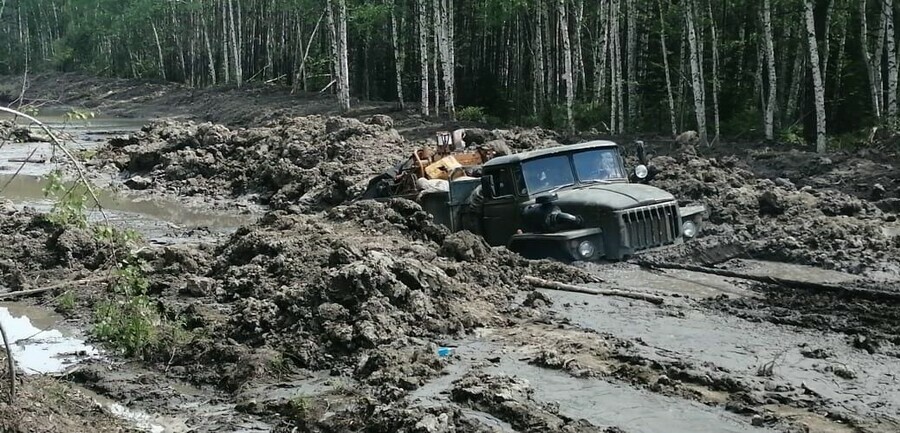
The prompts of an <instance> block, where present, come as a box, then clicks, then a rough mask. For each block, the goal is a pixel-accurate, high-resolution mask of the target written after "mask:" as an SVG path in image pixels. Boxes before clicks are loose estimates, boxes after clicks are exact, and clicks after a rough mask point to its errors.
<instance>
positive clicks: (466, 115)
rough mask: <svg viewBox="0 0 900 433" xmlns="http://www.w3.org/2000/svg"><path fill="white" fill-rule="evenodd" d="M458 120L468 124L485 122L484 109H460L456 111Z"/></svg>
mask: <svg viewBox="0 0 900 433" xmlns="http://www.w3.org/2000/svg"><path fill="white" fill-rule="evenodd" d="M456 118H457V119H459V120H462V121H467V122H484V120H485V115H484V107H460V108H459V109H458V110H456Z"/></svg>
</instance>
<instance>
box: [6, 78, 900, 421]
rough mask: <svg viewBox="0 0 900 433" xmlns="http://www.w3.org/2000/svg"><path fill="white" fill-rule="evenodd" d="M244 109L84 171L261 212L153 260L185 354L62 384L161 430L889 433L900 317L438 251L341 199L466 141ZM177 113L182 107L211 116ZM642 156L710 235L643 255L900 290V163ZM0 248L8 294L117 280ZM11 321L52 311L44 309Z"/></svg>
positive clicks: (128, 139)
mask: <svg viewBox="0 0 900 433" xmlns="http://www.w3.org/2000/svg"><path fill="white" fill-rule="evenodd" d="M72 83H79V81H77V80H75V81H72ZM81 83H84V82H83V81H82V82H81ZM125 84H127V88H126V86H125ZM66 86H69V84H66ZM154 86H157V87H154ZM50 87H52V86H50ZM58 88H59V87H58ZM69 88H70V89H71V87H69ZM151 89H152V90H154V91H155V92H156V93H153V94H151V93H150V92H149V90H151ZM110 91H112V93H109V92H110ZM184 92H185V90H184V89H174V87H172V86H169V85H160V84H147V83H134V82H128V83H124V82H105V83H104V82H100V81H98V82H97V86H96V87H91V88H88V89H86V90H85V91H83V92H82V93H80V94H74V93H69V94H70V95H74V96H67V98H68V99H67V100H68V101H69V102H73V103H78V102H79V101H80V102H82V103H88V101H93V102H91V104H97V105H95V106H96V107H101V108H104V109H105V110H112V111H117V110H120V111H121V112H122V113H128V112H131V113H133V114H136V113H141V112H143V113H144V114H146V113H147V112H148V111H152V110H154V109H156V108H159V107H155V104H159V103H162V102H165V101H169V102H171V100H170V99H167V98H172V97H174V96H172V95H176V94H179V93H180V94H181V95H182V96H184V94H185V93H184ZM219 92H220V93H221V94H222V95H226V96H228V95H231V96H234V95H235V94H236V93H231V92H230V91H221V90H220V91H219ZM235 92H237V91H235ZM254 92H256V94H257V95H260V98H259V101H258V102H254V104H265V103H266V102H265V101H266V100H268V101H269V103H270V105H268V106H267V107H269V108H270V109H269V110H266V111H265V113H262V111H263V110H260V112H254V110H252V109H248V110H246V113H245V115H242V116H240V119H238V118H237V117H232V118H231V119H230V120H233V121H234V122H229V123H232V124H231V125H230V126H224V125H221V124H215V123H204V122H206V121H207V120H211V119H212V118H213V117H214V116H213V115H211V114H210V113H201V116H200V117H202V116H204V115H205V116H207V117H209V119H199V118H197V117H194V120H189V119H188V120H184V119H182V120H162V121H158V122H151V123H148V124H147V125H145V126H144V127H142V129H141V130H140V131H137V132H134V133H127V134H120V135H119V136H118V137H115V138H113V139H111V140H109V142H108V143H102V147H101V148H100V149H99V151H98V152H97V154H96V155H95V156H94V157H93V158H92V159H91V161H90V164H89V165H88V167H89V170H90V172H91V176H92V178H93V179H94V180H95V181H97V182H98V183H99V182H102V181H105V180H110V179H111V180H112V182H111V185H112V186H114V187H117V188H121V189H123V190H126V191H129V192H130V193H131V194H134V196H136V197H141V196H146V197H160V196H167V197H169V198H174V199H176V200H179V201H185V202H193V203H195V204H201V205H207V206H208V207H214V206H215V207H221V208H226V209H247V208H248V206H247V205H248V204H249V203H252V204H258V205H261V206H264V208H265V209H264V214H263V215H262V217H261V218H259V220H253V221H247V222H242V226H241V227H240V228H237V229H236V230H234V231H232V232H228V234H227V235H226V236H224V237H221V238H218V239H217V238H204V239H202V240H199V241H197V242H191V243H178V242H175V243H173V244H168V245H159V244H158V243H147V244H146V245H143V246H142V247H143V248H141V249H140V251H139V252H138V253H137V254H138V256H139V257H140V258H141V259H142V260H143V263H144V265H143V267H142V269H143V270H144V272H145V273H146V277H147V280H148V296H149V297H150V299H151V300H152V303H153V305H154V308H155V309H156V310H158V311H159V313H160V314H161V316H162V317H164V318H166V319H167V320H169V321H171V322H172V323H180V324H181V330H182V331H183V332H184V335H183V337H184V338H183V339H180V340H178V341H172V342H171V344H169V345H166V346H165V347H164V348H157V350H155V351H150V352H148V353H142V354H140V356H137V357H123V356H121V355H117V354H114V353H105V354H104V355H105V356H106V357H101V358H100V359H94V360H91V361H89V362H83V363H80V364H78V365H77V366H73V369H72V370H70V371H69V372H68V373H67V374H65V375H64V376H63V380H64V381H65V383H72V384H76V385H77V386H81V387H84V388H85V389H89V390H90V391H91V392H94V393H96V398H98V399H110V400H109V401H110V402H115V403H116V404H120V405H122V407H126V408H128V410H130V411H135V413H142V414H146V415H147V417H146V418H144V421H146V422H147V423H149V424H152V425H159V426H165V428H166V429H167V431H187V430H191V431H236V430H240V431H292V430H294V429H296V430H298V431H315V432H336V431H360V430H364V431H370V432H381V431H404V432H431V433H436V432H488V431H491V432H493V431H502V432H551V431H553V432H555V431H571V432H601V431H605V432H622V431H624V432H656V431H672V432H693V431H704V430H709V429H714V430H715V431H729V432H770V431H772V432H776V431H777V432H790V433H793V432H822V433H831V432H842V433H843V432H851V431H853V432H873V433H882V432H884V433H887V432H894V431H897V430H898V429H900V418H898V417H897V410H898V408H897V407H896V406H897V405H896V404H895V402H896V401H900V400H898V398H900V397H898V396H900V394H898V393H900V389H898V388H897V385H896V380H895V377H894V373H893V372H894V371H896V370H897V367H898V365H897V360H898V359H900V357H898V356H897V349H896V346H897V344H898V341H900V340H898V337H897V332H898V329H900V328H898V326H897V325H898V323H900V317H898V315H897V313H896V306H895V305H894V304H893V302H892V301H890V298H887V297H886V298H884V299H881V298H878V297H865V298H863V297H860V296H856V295H853V293H854V292H850V291H848V292H846V293H843V294H841V295H838V294H834V293H821V292H816V291H800V290H794V289H788V288H784V287H778V286H772V285H765V284H759V283H751V282H748V281H742V280H738V279H732V278H722V277H718V276H714V275H707V274H698V273H694V272H688V271H675V270H673V271H650V270H647V269H645V268H641V267H639V266H635V265H632V264H629V263H617V264H609V263H600V264H591V265H584V264H581V265H578V266H567V265H562V264H559V263H554V262H548V261H528V260H524V259H522V258H521V257H519V256H517V255H515V254H512V253H510V252H509V251H507V250H505V249H504V248H491V247H489V246H488V245H487V244H486V243H485V242H484V241H483V240H482V239H481V238H479V237H477V236H474V235H471V234H469V233H465V232H463V233H453V234H451V233H450V232H449V231H448V230H447V229H446V228H445V227H443V226H439V225H436V224H435V223H434V222H433V221H432V219H431V218H430V217H429V216H428V215H427V214H426V213H425V212H424V211H423V210H422V209H421V207H419V206H418V205H417V204H415V203H414V202H412V201H408V200H402V199H395V200H389V201H386V202H374V201H362V202H352V200H350V199H351V198H352V197H354V196H355V195H356V194H358V193H359V192H360V191H361V190H362V188H363V187H364V186H365V184H366V182H367V181H368V179H370V178H371V177H372V176H374V175H377V174H379V173H381V172H382V171H384V170H385V169H387V168H389V167H390V166H392V165H393V164H395V163H396V162H398V161H400V160H402V159H404V158H405V157H406V155H408V154H409V153H410V152H411V151H412V149H414V148H416V147H418V146H421V145H423V144H426V143H432V142H433V132H434V131H436V130H440V129H450V130H452V129H455V127H457V126H459V125H449V124H436V123H432V122H428V121H426V120H423V119H416V118H413V117H411V116H406V115H404V114H402V113H397V114H396V115H394V113H392V116H391V117H387V116H382V115H377V114H380V113H362V112H356V113H355V115H356V116H357V117H359V119H353V118H339V117H333V116H332V115H331V114H323V115H320V114H314V115H308V113H306V114H307V115H298V113H299V112H300V111H303V110H307V109H308V110H315V109H317V108H316V107H314V105H315V104H314V103H312V104H311V105H310V106H303V105H304V104H296V105H298V107H297V108H296V109H291V110H293V111H282V108H284V107H283V106H281V105H279V104H281V103H282V102H285V101H286V100H287V99H285V100H281V99H279V97H274V96H271V95H269V96H266V93H265V92H264V91H263V90H260V89H251V90H248V91H246V95H253V94H254ZM213 93H214V92H213V91H196V92H194V95H195V96H202V95H206V96H211V95H212V94H213ZM103 94H108V95H109V96H108V97H103V98H98V95H103ZM246 95H245V96H246ZM135 96H141V97H143V98H144V99H143V100H142V102H140V103H135V102H133V100H132V98H133V97H135ZM104 99H105V100H104ZM129 100H131V101H132V102H127V101H129ZM185 101H186V102H185V104H184V105H183V106H184V107H185V109H197V107H199V106H200V105H196V104H197V101H196V100H193V99H191V98H188V99H185ZM223 101H224V96H223V97H222V98H221V99H220V98H219V97H215V98H213V100H211V101H210V102H208V103H205V104H208V105H204V106H205V107H216V104H224V102H223ZM241 101H242V99H235V101H234V102H232V104H233V105H232V106H230V107H232V108H234V107H238V106H239V104H240V103H241ZM294 102H296V101H294ZM253 106H256V105H253ZM253 106H250V107H251V108H252V107H253ZM142 110H143V111H142ZM231 113H233V112H231ZM261 113H262V115H260V114H261ZM176 114H177V113H176ZM217 115H219V116H221V117H220V119H225V118H227V117H229V116H230V114H229V110H222V112H221V113H219V114H217ZM219 121H221V122H225V120H219ZM237 124H243V127H241V126H235V125H237ZM448 126H452V127H450V128H448ZM465 140H467V141H468V142H469V143H477V144H485V143H494V144H496V145H503V146H506V147H509V148H510V149H513V150H516V151H519V150H526V149H533V148H539V147H545V146H550V145H555V144H556V143H562V142H570V141H571V137H565V136H563V135H559V134H556V133H554V132H552V131H544V130H540V129H508V130H502V129H490V128H486V129H479V128H476V127H468V129H467V133H466V137H465ZM651 150H652V152H651V154H653V155H652V156H653V159H652V165H653V166H654V167H655V168H656V169H658V170H659V173H658V174H657V176H656V178H655V179H654V180H652V181H651V183H652V184H654V185H657V186H661V187H663V188H665V189H667V190H669V191H671V192H673V193H674V194H675V195H676V196H677V197H678V198H679V199H680V200H682V201H683V202H695V201H699V202H702V203H704V204H706V205H707V207H708V208H709V210H710V214H709V216H708V224H707V226H706V227H705V230H704V231H703V234H702V236H701V237H699V238H697V239H694V240H692V241H690V242H689V243H687V244H685V245H683V246H680V247H676V248H671V249H667V250H663V251H656V252H650V253H648V254H645V255H644V258H649V259H661V260H666V261H676V262H677V261H683V262H688V263H702V264H707V265H711V266H718V267H722V268H725V269H731V270H739V271H742V272H747V273H752V274H755V275H773V276H788V277H793V278H802V279H807V280H812V281H822V282H828V283H831V284H840V285H845V286H852V287H866V288H877V289H879V290H881V291H884V290H896V288H897V283H896V280H897V279H898V277H900V270H898V267H897V264H896V259H895V257H896V256H897V253H898V249H900V242H898V238H897V234H900V229H897V228H896V226H897V225H896V209H895V208H893V207H892V206H893V205H892V204H891V203H893V202H892V200H896V198H897V194H896V187H895V185H894V184H893V183H892V182H893V179H892V176H893V175H892V173H894V172H893V171H892V170H893V169H892V168H886V167H883V166H879V164H891V163H892V162H891V161H893V160H892V159H890V158H887V157H884V158H882V157H880V156H878V155H875V154H871V155H868V156H867V155H865V154H862V153H859V152H849V151H848V152H846V153H843V154H841V153H836V154H834V155H829V156H828V157H827V158H828V159H827V160H826V159H824V158H823V157H821V156H818V155H812V154H807V153H799V152H792V151H790V150H786V149H756V150H755V151H746V150H740V149H737V148H736V147H729V146H721V148H720V149H717V150H715V151H711V150H708V149H693V148H691V147H690V146H685V147H683V148H678V149H676V148H667V147H666V145H657V144H655V143H654V144H653V146H652V149H651ZM876 161H877V162H876ZM633 163H634V160H633V158H631V159H630V160H629V164H631V165H633ZM879 167H880V168H881V171H876V169H879ZM875 183H879V184H881V188H876V187H875V186H874V184H875ZM163 203H170V202H163ZM158 217H159V219H161V220H164V221H169V220H175V219H177V215H174V214H167V213H164V212H161V211H160V212H159V214H158ZM191 218H192V217H190V218H187V219H191ZM170 236H171V237H172V238H180V239H184V238H186V237H190V234H188V233H186V232H182V231H174V232H172V233H170ZM0 241H2V243H3V245H5V246H6V247H4V248H0V259H2V261H0V263H2V264H3V267H2V268H0V271H2V274H0V276H2V278H3V280H2V282H3V284H4V285H5V286H6V287H7V288H8V289H10V290H21V289H26V288H32V287H35V286H39V285H41V284H46V283H49V282H52V281H59V280H71V279H79V278H88V277H91V276H96V275H98V274H102V273H103V272H105V271H106V270H107V269H108V266H109V264H110V261H111V260H114V259H116V258H118V257H117V256H116V254H115V253H114V251H115V250H114V249H112V248H110V245H107V244H104V243H102V242H99V241H98V240H97V239H95V237H94V236H92V232H91V231H90V229H86V230H82V229H72V228H67V227H61V226H59V225H56V224H53V223H52V222H50V221H48V220H47V217H46V216H42V215H39V214H38V213H36V212H34V211H26V210H18V209H13V208H5V209H4V211H3V214H2V215H0ZM525 275H530V276H535V277H540V278H544V279H549V280H554V281H560V282H565V283H569V284H580V285H588V286H595V287H601V288H619V289H628V290H634V291H640V292H645V293H652V294H656V295H658V296H662V297H663V298H664V300H665V302H664V303H663V304H662V305H653V304H650V303H647V302H643V301H639V300H631V299H624V298H617V297H607V296H591V295H586V294H576V293H566V292H558V291H550V290H534V289H533V288H531V287H529V286H527V285H525V284H522V281H521V278H522V277H523V276H525ZM70 290H71V291H73V292H75V293H77V294H78V297H77V298H76V302H75V305H74V307H73V308H71V309H70V310H69V311H68V312H66V314H65V315H66V317H67V318H68V321H69V324H70V325H74V326H77V327H81V328H85V329H90V328H91V326H92V325H93V324H92V311H93V310H94V309H95V308H96V305H97V302H98V301H100V300H102V299H104V297H105V296H106V295H105V294H106V287H105V286H104V285H103V284H98V285H95V286H77V287H73V288H71V289H70ZM22 302H25V303H31V304H40V305H44V306H56V305H57V304H56V302H57V301H56V299H55V298H54V297H53V296H51V295H49V294H48V295H39V296H35V297H31V298H27V299H25V300H23V301H22ZM32 315H33V314H32ZM89 343H92V342H89ZM98 347H100V348H101V349H102V346H101V345H98ZM448 353H449V354H448ZM14 354H15V351H14ZM106 406H107V407H110V405H109V404H107V405H106ZM63 409H65V407H63Z"/></svg>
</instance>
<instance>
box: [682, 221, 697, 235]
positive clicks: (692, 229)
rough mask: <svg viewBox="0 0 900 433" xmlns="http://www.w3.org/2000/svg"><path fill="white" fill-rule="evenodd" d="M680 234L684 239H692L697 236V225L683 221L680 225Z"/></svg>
mask: <svg viewBox="0 0 900 433" xmlns="http://www.w3.org/2000/svg"><path fill="white" fill-rule="evenodd" d="M681 233H683V234H684V237H686V238H692V237H694V236H696V235H697V225H696V224H694V222H693V221H685V222H683V223H681Z"/></svg>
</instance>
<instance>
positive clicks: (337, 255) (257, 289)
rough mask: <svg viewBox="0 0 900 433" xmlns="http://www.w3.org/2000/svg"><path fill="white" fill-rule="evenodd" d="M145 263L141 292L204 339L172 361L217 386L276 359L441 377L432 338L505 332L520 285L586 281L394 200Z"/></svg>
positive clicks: (260, 227) (409, 385)
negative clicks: (483, 330)
mask: <svg viewBox="0 0 900 433" xmlns="http://www.w3.org/2000/svg"><path fill="white" fill-rule="evenodd" d="M211 257H216V258H215V259H213V260H212V261H211V262H210V265H209V266H208V267H206V266H204V265H203V263H205V262H206V261H207V260H209V259H210V258H211ZM147 260H148V262H149V263H150V268H152V269H157V275H156V276H154V277H153V278H152V280H153V281H156V284H155V285H154V291H156V292H160V293H163V294H167V293H168V294H173V295H176V297H174V298H170V299H168V300H164V301H163V303H164V304H166V305H167V306H166V310H167V311H168V312H169V314H170V315H172V316H180V317H183V318H185V320H186V323H187V324H188V325H189V327H192V328H193V329H192V332H194V334H195V335H210V336H214V337H212V338H208V339H207V338H200V339H199V341H195V342H193V343H192V344H191V347H189V348H185V349H186V350H185V351H179V352H178V354H177V355H176V357H175V359H174V362H175V363H176V365H184V366H191V365H197V362H196V361H198V360H199V361H209V357H216V359H217V366H218V367H220V368H221V370H219V371H212V370H210V369H209V368H208V367H203V368H202V369H197V370H196V371H189V372H188V373H189V375H191V376H192V377H193V378H194V379H199V380H201V381H207V380H209V381H219V380H220V379H221V378H226V379H225V381H226V383H225V385H226V387H229V388H234V387H238V386H240V384H241V383H243V381H245V380H247V379H249V378H252V377H256V376H260V375H266V374H268V373H271V369H270V367H271V365H270V364H271V363H270V362H268V361H271V360H272V359H281V360H283V361H284V362H287V363H290V364H292V365H294V366H295V367H299V368H307V369H313V370H323V369H326V370H331V371H335V372H341V373H342V374H346V375H350V376H353V377H354V378H356V379H359V380H364V381H368V382H369V383H375V384H379V385H385V386H388V385H389V388H390V387H396V388H397V389H400V390H402V389H407V390H408V389H414V388H415V387H417V386H418V385H419V384H420V382H421V380H422V379H423V378H425V377H430V376H432V375H434V374H437V373H438V372H439V371H440V370H441V369H442V365H441V363H440V362H439V360H438V358H437V355H436V346H434V343H433V342H435V341H437V339H438V338H440V337H441V336H447V335H460V334H462V333H465V332H467V331H469V330H472V329H473V328H476V327H481V326H488V325H503V324H505V323H506V321H507V320H508V319H507V318H505V317H504V315H503V313H504V312H505V311H508V310H509V309H510V308H511V307H513V306H512V305H511V301H512V298H513V296H514V295H515V292H516V291H517V290H518V288H519V285H520V284H519V281H520V279H521V277H522V276H523V275H529V274H530V275H535V276H539V277H543V278H549V279H558V280H560V281H570V282H571V281H574V282H585V281H592V280H593V278H592V277H590V276H589V275H588V274H587V273H583V272H582V271H580V270H578V269H577V268H573V267H567V266H564V265H561V264H558V263H553V262H544V261H540V262H529V261H526V260H524V259H521V258H520V257H519V256H517V255H515V254H512V253H510V252H508V251H506V250H505V249H502V248H490V247H489V246H488V245H487V244H486V243H485V242H484V240H483V239H481V238H479V237H477V236H475V235H473V234H471V233H468V232H461V233H454V234H450V233H448V232H447V230H446V228H444V227H443V226H438V225H436V224H435V223H434V222H433V221H432V220H431V217H430V216H429V215H428V214H427V213H425V212H424V211H423V210H422V209H421V208H420V207H419V206H418V205H417V204H416V203H414V202H412V201H409V200H404V199H395V200H391V201H389V202H387V203H380V202H374V201H364V202H359V203H354V204H351V205H343V206H338V207H335V208H334V209H332V210H331V211H330V212H329V213H327V214H326V215H325V217H324V218H323V217H322V216H319V215H297V214H291V213H288V212H285V211H276V212H271V213H269V214H268V215H267V216H266V217H265V218H263V219H262V220H261V221H260V222H259V224H257V225H253V226H246V227H243V228H241V229H239V230H238V231H237V232H235V233H234V234H233V235H232V236H231V238H230V239H229V240H228V241H227V242H224V243H223V244H221V245H219V246H218V247H216V248H215V249H214V250H211V251H208V252H192V253H188V252H186V251H181V252H178V251H177V249H176V248H166V249H165V250H163V251H161V252H155V253H152V254H151V255H150V256H148V257H147ZM204 269H205V270H204ZM185 297H188V298H190V299H189V300H188V299H185ZM197 300H202V302H197ZM203 363H204V364H211V363H210V362H203Z"/></svg>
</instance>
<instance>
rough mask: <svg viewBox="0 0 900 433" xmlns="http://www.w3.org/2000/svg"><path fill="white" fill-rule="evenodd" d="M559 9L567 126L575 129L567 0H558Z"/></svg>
mask: <svg viewBox="0 0 900 433" xmlns="http://www.w3.org/2000/svg"><path fill="white" fill-rule="evenodd" d="M557 6H558V10H559V33H560V35H561V36H562V41H563V63H564V64H563V76H562V78H563V81H564V82H565V86H566V127H567V128H568V129H569V130H574V129H575V120H574V115H573V113H572V110H573V106H574V105H575V89H574V86H573V83H572V47H571V44H570V43H569V17H568V14H567V13H566V9H567V7H566V0H557Z"/></svg>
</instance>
